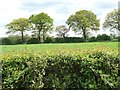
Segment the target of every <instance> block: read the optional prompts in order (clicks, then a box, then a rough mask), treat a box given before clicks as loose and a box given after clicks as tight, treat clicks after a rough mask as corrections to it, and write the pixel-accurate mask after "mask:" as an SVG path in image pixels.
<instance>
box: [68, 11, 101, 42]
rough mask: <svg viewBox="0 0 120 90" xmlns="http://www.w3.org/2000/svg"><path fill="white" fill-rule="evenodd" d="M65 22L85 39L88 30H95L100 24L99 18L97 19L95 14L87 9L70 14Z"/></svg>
mask: <svg viewBox="0 0 120 90" xmlns="http://www.w3.org/2000/svg"><path fill="white" fill-rule="evenodd" d="M66 23H67V24H68V25H69V27H70V28H72V29H73V30H74V31H75V32H80V33H82V35H83V37H84V39H85V40H86V38H87V34H88V33H89V31H90V30H94V31H97V30H99V26H100V20H98V19H97V16H96V15H95V14H94V13H93V12H91V11H87V10H80V11H78V12H76V13H75V14H74V15H71V16H70V17H69V18H68V20H67V22H66Z"/></svg>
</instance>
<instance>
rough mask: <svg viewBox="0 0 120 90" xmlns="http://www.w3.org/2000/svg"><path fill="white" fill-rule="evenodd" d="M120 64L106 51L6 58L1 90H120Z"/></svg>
mask: <svg viewBox="0 0 120 90" xmlns="http://www.w3.org/2000/svg"><path fill="white" fill-rule="evenodd" d="M119 60H120V58H119V56H118V55H117V54H113V53H112V54H109V53H105V52H103V51H95V52H88V51H86V54H80V52H77V53H71V54H67V53H56V54H55V53H54V54H53V53H49V54H48V53H44V54H35V53H30V54H24V55H19V54H16V55H12V56H11V55H4V57H3V58H2V82H3V86H2V87H3V89H23V88H24V89H30V90H33V89H45V88H52V89H54V88H61V89H68V88H78V89H91V90H93V89H94V90H95V89H98V90H108V89H111V88H119V87H120V82H119V80H118V75H119V74H120V72H118V66H119ZM119 76H120V75H119Z"/></svg>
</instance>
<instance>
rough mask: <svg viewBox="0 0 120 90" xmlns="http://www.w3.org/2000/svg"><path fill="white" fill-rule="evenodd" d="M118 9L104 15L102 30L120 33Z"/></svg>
mask: <svg viewBox="0 0 120 90" xmlns="http://www.w3.org/2000/svg"><path fill="white" fill-rule="evenodd" d="M119 19H120V9H119V10H117V9H114V10H113V11H111V12H110V13H108V14H107V15H106V18H105V21H104V23H103V28H104V29H107V28H110V30H118V31H120V20H119Z"/></svg>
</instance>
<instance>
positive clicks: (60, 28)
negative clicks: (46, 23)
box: [56, 25, 69, 38]
mask: <svg viewBox="0 0 120 90" xmlns="http://www.w3.org/2000/svg"><path fill="white" fill-rule="evenodd" d="M56 31H57V33H58V34H57V35H58V36H60V37H63V38H65V37H66V33H67V32H68V31H69V29H68V28H67V27H66V26H65V25H60V26H57V27H56Z"/></svg>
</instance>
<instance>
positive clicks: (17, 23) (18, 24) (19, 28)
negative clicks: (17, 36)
mask: <svg viewBox="0 0 120 90" xmlns="http://www.w3.org/2000/svg"><path fill="white" fill-rule="evenodd" d="M6 27H7V28H8V29H9V31H8V32H7V34H9V33H15V32H20V33H21V37H22V38H21V40H22V43H23V42H24V32H25V31H26V30H29V29H30V28H31V24H30V23H29V20H28V19H26V18H19V19H14V20H13V21H12V22H11V23H9V24H7V25H6Z"/></svg>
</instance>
